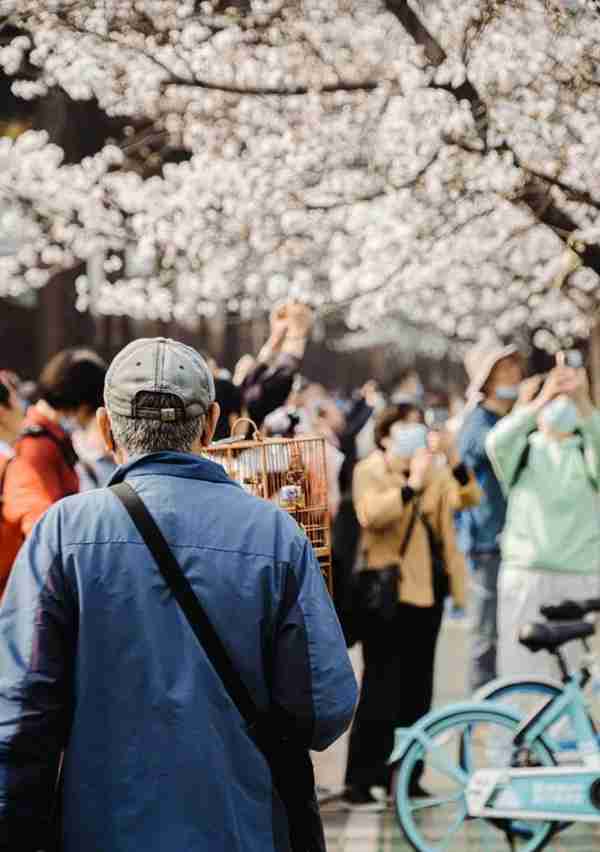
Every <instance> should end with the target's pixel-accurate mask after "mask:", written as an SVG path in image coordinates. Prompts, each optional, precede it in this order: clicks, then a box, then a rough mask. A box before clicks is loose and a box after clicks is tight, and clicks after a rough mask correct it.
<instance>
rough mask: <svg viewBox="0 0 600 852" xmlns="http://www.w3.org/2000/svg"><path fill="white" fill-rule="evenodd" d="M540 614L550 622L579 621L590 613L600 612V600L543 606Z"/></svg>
mask: <svg viewBox="0 0 600 852" xmlns="http://www.w3.org/2000/svg"><path fill="white" fill-rule="evenodd" d="M540 612H541V614H542V615H543V616H544V618H547V619H548V621H579V620H580V619H582V618H584V616H586V615H588V614H589V613H590V612H600V598H588V599H587V600H583V601H572V600H564V601H561V603H559V604H556V605H553V606H542V607H540Z"/></svg>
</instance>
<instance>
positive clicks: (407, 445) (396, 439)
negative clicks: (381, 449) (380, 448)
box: [390, 423, 428, 458]
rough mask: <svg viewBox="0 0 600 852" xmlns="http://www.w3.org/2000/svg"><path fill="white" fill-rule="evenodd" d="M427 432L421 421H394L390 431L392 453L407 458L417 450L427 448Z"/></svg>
mask: <svg viewBox="0 0 600 852" xmlns="http://www.w3.org/2000/svg"><path fill="white" fill-rule="evenodd" d="M427 434H428V431H427V426H424V425H423V424H422V423H395V424H394V425H393V426H392V429H391V431H390V437H391V446H390V450H391V453H392V455H394V456H398V457H399V458H409V457H410V456H414V454H415V453H416V452H417V450H425V449H427Z"/></svg>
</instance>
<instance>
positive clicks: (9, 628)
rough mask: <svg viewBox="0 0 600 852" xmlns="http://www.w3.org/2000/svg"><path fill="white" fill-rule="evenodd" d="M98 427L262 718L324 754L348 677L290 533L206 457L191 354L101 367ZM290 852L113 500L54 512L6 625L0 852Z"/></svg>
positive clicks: (217, 697)
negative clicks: (267, 714)
mask: <svg viewBox="0 0 600 852" xmlns="http://www.w3.org/2000/svg"><path fill="white" fill-rule="evenodd" d="M105 403H106V408H105V409H100V411H99V414H98V417H99V423H100V427H101V430H102V432H103V435H104V437H105V439H106V442H107V445H108V446H110V447H111V449H112V451H113V453H114V455H115V458H116V460H117V461H118V462H119V464H120V465H121V467H120V468H119V469H118V471H117V472H116V474H115V476H114V477H113V482H120V481H122V480H127V482H128V483H129V484H130V485H131V486H133V488H134V489H135V490H136V492H137V493H138V494H139V496H140V497H141V498H142V499H143V501H144V503H145V504H146V506H147V508H148V509H149V511H150V513H151V514H152V515H153V516H154V518H155V520H156V522H157V524H158V526H159V527H160V529H161V531H162V533H163V535H164V537H165V538H166V540H167V542H168V544H169V546H170V548H171V549H172V551H173V553H174V555H175V556H176V558H177V561H178V563H179V565H180V566H181V569H182V570H183V572H184V574H185V575H186V577H187V579H188V581H189V582H190V584H191V585H192V587H193V589H194V591H195V592H196V594H197V595H198V597H199V599H200V600H201V601H202V605H203V607H204V609H205V610H206V612H207V614H208V616H209V619H210V621H211V622H212V624H213V626H214V628H215V629H216V632H217V633H218V634H219V637H220V639H221V641H222V642H223V644H224V645H225V648H226V650H227V652H228V654H229V656H230V658H231V659H232V661H233V664H234V665H235V667H236V669H237V670H238V672H239V674H240V675H241V677H242V679H243V681H244V683H245V685H246V686H247V688H248V690H249V692H250V694H251V696H252V698H253V699H254V702H255V703H256V705H257V706H258V707H259V708H260V709H261V710H264V711H267V710H269V709H270V710H271V711H272V712H273V713H274V714H276V715H277V718H278V719H280V720H285V721H286V723H287V725H288V726H289V728H288V735H289V737H291V738H295V739H296V740H297V741H298V743H299V744H301V745H304V746H306V747H310V748H313V749H324V748H326V747H327V746H328V745H330V744H331V743H332V742H333V741H334V740H335V739H337V737H339V736H340V734H341V733H342V732H343V731H344V730H345V729H346V727H347V726H348V724H349V723H350V720H351V717H352V713H353V710H354V705H355V701H356V697H357V689H356V682H355V679H354V675H353V673H352V668H351V666H350V662H349V659H348V655H347V652H346V648H345V643H344V639H343V636H342V633H341V630H340V627H339V624H338V621H337V618H336V615H335V612H334V609H333V607H332V604H331V601H330V599H329V595H328V593H327V590H326V588H325V585H324V582H323V579H322V577H321V573H320V571H319V566H318V562H317V560H316V558H315V556H314V554H313V552H312V549H311V546H310V544H309V542H308V540H307V539H306V537H305V536H304V534H303V533H302V532H301V530H300V528H299V527H298V526H297V525H296V523H295V522H294V521H293V520H292V519H291V517H290V516H289V515H287V514H286V513H284V512H282V511H280V510H279V509H277V508H276V507H275V506H273V505H271V504H269V503H266V502H265V501H262V500H258V499H256V498H254V497H252V496H250V495H248V494H247V493H246V492H245V491H244V490H243V489H242V488H240V487H239V486H238V485H237V484H235V483H234V482H232V481H231V480H230V479H229V478H228V477H227V476H226V475H225V473H224V471H223V469H222V468H221V467H220V466H218V465H216V464H214V463H212V462H211V461H208V460H207V459H205V458H201V457H200V455H199V453H201V451H202V448H203V447H204V446H206V445H207V444H208V443H209V442H210V439H211V436H212V434H213V430H214V427H215V424H216V422H217V419H218V416H219V409H218V406H217V405H216V404H215V402H214V382H213V379H212V376H211V374H210V372H209V370H208V367H207V366H206V364H205V362H204V361H203V360H202V358H201V357H200V356H199V355H198V354H197V353H196V352H195V351H194V350H193V349H190V348H188V347H186V346H183V345H182V344H179V343H176V342H174V341H171V340H165V339H163V338H158V339H152V340H138V341H135V342H134V343H132V344H130V345H129V346H127V347H126V348H125V349H124V350H123V351H122V352H121V353H120V354H119V355H118V356H117V357H116V358H115V360H114V361H113V363H112V365H111V367H110V369H109V371H108V374H107V377H106V387H105ZM63 752H64V759H63V770H62V794H61V795H60V797H59V803H58V804H59V810H60V812H61V815H62V829H61V832H62V837H61V840H60V849H61V852H83V850H85V852H140V850H142V849H143V850H144V852H167V850H168V852H171V850H177V852H201V850H202V851H203V850H206V852H288V850H289V839H288V832H287V822H286V816H285V812H284V810H283V808H282V805H281V802H280V800H279V799H278V797H277V795H276V794H275V792H274V789H273V786H272V779H271V775H270V771H269V768H268V765H267V763H266V761H265V759H264V757H263V756H262V754H261V753H260V752H259V750H258V749H257V747H256V746H255V744H254V742H253V741H252V739H251V738H250V736H249V734H248V732H247V729H246V726H245V724H244V721H243V719H242V717H241V716H240V714H239V713H238V710H237V709H236V706H235V705H234V704H233V703H232V701H231V699H230V698H229V694H228V693H227V692H226V690H225V688H224V686H223V684H222V682H221V681H220V679H219V677H218V675H217V673H216V672H215V670H214V669H213V667H212V665H211V664H210V662H209V661H208V659H207V657H206V655H205V653H204V651H203V649H202V648H201V647H200V645H199V644H198V641H197V639H196V637H195V636H194V634H193V632H192V630H191V628H190V626H189V624H188V622H187V621H186V620H185V618H184V616H183V614H182V612H181V610H180V608H179V605H178V604H177V602H176V601H175V600H174V598H173V596H172V594H171V593H170V591H169V589H168V588H167V586H166V584H165V582H164V581H163V579H162V576H161V574H160V572H159V570H158V568H157V565H156V563H155V562H154V561H153V558H152V556H151V555H150V552H149V551H148V549H147V547H146V545H145V544H144V542H143V540H142V539H141V537H140V535H139V533H138V531H137V529H136V527H135V526H134V524H133V523H132V521H131V520H130V518H129V515H128V514H127V512H126V511H125V509H124V507H123V506H122V504H121V503H120V502H119V500H118V499H117V497H116V496H115V495H114V494H113V493H112V492H111V491H109V490H107V489H103V490H97V491H90V492H87V493H85V494H80V495H77V496H75V497H71V498H67V499H66V500H63V501H61V502H59V503H57V504H56V505H55V506H54V507H53V508H52V509H51V510H50V511H48V513H47V514H46V515H45V516H44V517H43V518H42V519H41V521H39V522H38V524H37V525H36V526H35V528H34V530H33V532H32V534H31V537H30V539H29V541H28V542H27V544H26V545H25V547H24V548H23V550H22V552H21V554H20V556H19V559H18V561H17V563H16V566H15V568H14V570H13V573H12V577H11V580H10V582H9V585H8V588H7V592H6V596H5V599H4V602H3V606H2V609H1V610H0V849H1V850H5V851H6V852H8V850H9V849H10V850H11V852H34V850H39V849H46V848H47V847H48V846H49V838H50V834H51V831H52V823H53V814H52V811H53V802H54V798H55V797H54V789H55V783H56V779H57V770H58V766H59V762H60V756H61V753H63Z"/></svg>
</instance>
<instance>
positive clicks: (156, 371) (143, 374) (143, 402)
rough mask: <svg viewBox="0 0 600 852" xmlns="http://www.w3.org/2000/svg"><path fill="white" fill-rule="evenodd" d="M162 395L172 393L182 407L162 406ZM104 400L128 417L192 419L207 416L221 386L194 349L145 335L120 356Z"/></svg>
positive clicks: (110, 373) (111, 370)
mask: <svg viewBox="0 0 600 852" xmlns="http://www.w3.org/2000/svg"><path fill="white" fill-rule="evenodd" d="M160 394H170V395H171V396H173V397H174V403H175V402H176V403H177V404H174V405H172V406H166V407H161V405H160ZM104 400H105V402H106V407H107V408H108V410H109V412H110V413H111V414H120V415H122V416H123V417H131V418H135V419H142V420H163V421H166V422H168V421H173V420H189V419H191V418H192V417H200V416H201V415H203V414H206V412H207V411H208V408H209V406H210V404H211V403H212V402H214V401H215V383H214V379H213V376H212V373H211V371H210V369H209V368H208V365H207V363H206V361H205V360H204V358H202V356H201V355H200V354H199V353H198V352H196V350H195V349H192V348H191V346H186V345H185V344H183V343H179V342H178V341H176V340H169V339H168V338H166V337H143V338H140V339H139V340H134V341H133V343H130V344H129V345H128V346H126V347H125V348H124V349H122V350H121V351H120V352H119V354H118V355H117V356H116V357H115V358H114V360H113V362H112V364H111V365H110V367H109V368H108V372H107V374H106V382H105V384H104ZM155 400H156V402H155Z"/></svg>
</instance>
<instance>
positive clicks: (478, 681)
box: [458, 340, 523, 691]
mask: <svg viewBox="0 0 600 852" xmlns="http://www.w3.org/2000/svg"><path fill="white" fill-rule="evenodd" d="M465 366H466V369H467V373H468V375H469V379H470V385H469V389H468V391H467V399H468V400H469V401H470V402H471V406H472V408H471V411H470V412H469V414H468V415H467V417H466V418H465V421H464V423H463V426H462V429H461V431H460V435H459V441H458V446H459V452H460V456H461V460H462V461H463V462H464V464H465V465H466V466H467V467H469V468H470V469H471V470H473V471H474V472H475V476H476V477H477V482H478V483H479V486H480V488H481V491H482V493H483V497H482V500H481V502H480V503H479V505H478V506H475V507H474V508H473V509H469V510H467V511H465V512H461V514H460V515H459V517H458V542H459V546H460V548H461V550H462V551H463V552H464V553H465V555H466V556H467V559H468V562H469V567H470V569H471V577H470V586H469V617H470V621H471V654H470V670H469V681H470V687H471V689H472V690H473V691H475V690H477V689H479V687H480V686H483V685H484V684H486V683H488V681H490V680H493V679H494V678H495V677H496V649H497V643H498V626H497V619H498V573H499V571H500V535H501V533H502V530H503V528H504V521H505V519H506V499H505V497H504V494H503V493H502V489H501V487H500V483H499V482H498V479H497V478H496V474H495V473H494V470H493V468H492V464H491V462H490V459H489V458H488V455H487V452H486V449H485V441H486V438H487V436H488V433H489V432H490V431H491V430H492V429H493V428H494V426H495V425H496V423H498V421H499V420H500V419H501V418H502V417H503V416H504V415H505V414H508V413H509V411H510V410H511V409H512V407H513V406H514V404H515V402H516V401H517V398H518V396H519V389H520V383H521V380H522V378H523V368H522V362H521V357H520V355H519V352H518V350H517V347H516V346H514V345H508V346H504V345H503V344H502V343H500V342H497V341H493V340H492V341H490V340H488V341H483V342H482V343H481V344H478V345H477V346H474V347H473V348H472V349H471V350H470V352H469V353H468V354H467V357H466V359H465Z"/></svg>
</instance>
